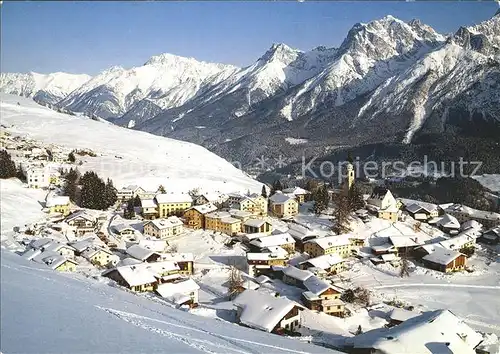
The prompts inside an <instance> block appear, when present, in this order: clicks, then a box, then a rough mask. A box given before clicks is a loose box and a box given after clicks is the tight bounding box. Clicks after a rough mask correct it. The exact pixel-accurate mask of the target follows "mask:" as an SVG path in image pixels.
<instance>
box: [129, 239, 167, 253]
mask: <svg viewBox="0 0 500 354" xmlns="http://www.w3.org/2000/svg"><path fill="white" fill-rule="evenodd" d="M134 244H137V245H139V246H141V247H142V248H147V249H149V250H152V251H155V252H158V253H162V252H165V250H166V249H167V247H168V242H167V240H162V239H157V238H143V239H140V240H139V241H136V242H131V243H130V244H129V243H127V247H130V246H133V245H134Z"/></svg>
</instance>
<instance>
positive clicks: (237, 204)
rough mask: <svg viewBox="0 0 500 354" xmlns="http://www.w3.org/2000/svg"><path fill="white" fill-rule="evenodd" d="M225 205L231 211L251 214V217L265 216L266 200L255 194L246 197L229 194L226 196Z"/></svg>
mask: <svg viewBox="0 0 500 354" xmlns="http://www.w3.org/2000/svg"><path fill="white" fill-rule="evenodd" d="M226 204H227V206H229V208H231V209H238V210H242V211H247V212H250V213H252V214H253V215H260V216H266V215H267V209H268V203H267V198H264V197H263V196H262V195H260V194H257V193H253V194H248V195H243V194H240V193H230V194H228V199H227V201H226Z"/></svg>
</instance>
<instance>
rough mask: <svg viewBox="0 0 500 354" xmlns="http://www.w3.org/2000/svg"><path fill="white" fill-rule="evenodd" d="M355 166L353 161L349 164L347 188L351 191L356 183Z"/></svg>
mask: <svg viewBox="0 0 500 354" xmlns="http://www.w3.org/2000/svg"><path fill="white" fill-rule="evenodd" d="M354 178H355V176H354V166H353V165H352V163H351V162H349V163H348V164H347V184H346V186H347V190H348V191H350V190H351V188H352V186H353V185H354Z"/></svg>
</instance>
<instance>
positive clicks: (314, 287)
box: [304, 275, 331, 295]
mask: <svg viewBox="0 0 500 354" xmlns="http://www.w3.org/2000/svg"><path fill="white" fill-rule="evenodd" d="M304 286H305V287H306V288H307V290H308V291H310V292H311V293H313V294H315V295H320V294H322V293H323V292H325V291H326V290H328V289H330V288H331V285H330V284H328V283H327V282H326V281H324V280H322V279H320V278H318V277H317V276H315V275H313V276H311V277H309V278H307V279H306V280H305V281H304Z"/></svg>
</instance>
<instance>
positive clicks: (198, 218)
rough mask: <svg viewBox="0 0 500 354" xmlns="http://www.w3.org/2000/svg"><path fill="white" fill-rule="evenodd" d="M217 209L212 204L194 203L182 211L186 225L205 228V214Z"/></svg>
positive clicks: (193, 227)
mask: <svg viewBox="0 0 500 354" xmlns="http://www.w3.org/2000/svg"><path fill="white" fill-rule="evenodd" d="M216 210H217V207H216V206H215V205H214V204H211V203H207V204H196V205H195V206H192V207H191V208H189V209H187V210H186V211H185V212H184V215H183V217H184V220H185V222H186V225H187V226H188V227H189V228H192V229H205V215H206V214H208V213H212V212H214V211H216Z"/></svg>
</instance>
